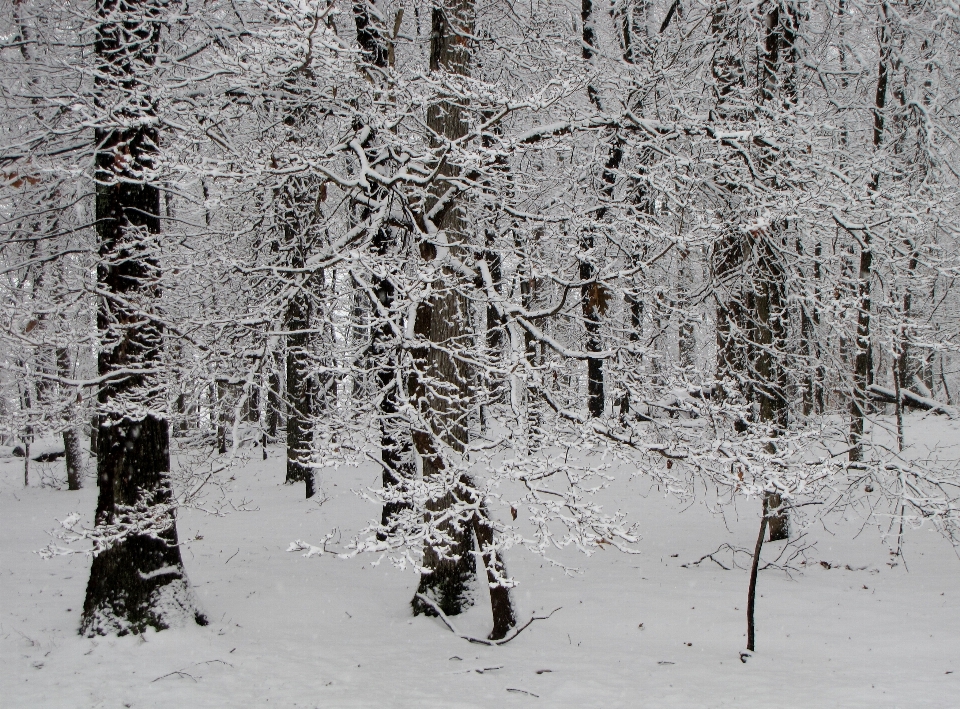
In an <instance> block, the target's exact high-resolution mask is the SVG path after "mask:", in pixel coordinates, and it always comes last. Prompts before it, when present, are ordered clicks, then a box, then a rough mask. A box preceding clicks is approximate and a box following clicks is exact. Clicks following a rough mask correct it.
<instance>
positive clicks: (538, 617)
mask: <svg viewBox="0 0 960 709" xmlns="http://www.w3.org/2000/svg"><path fill="white" fill-rule="evenodd" d="M416 598H419V599H420V600H421V601H423V602H424V603H426V604H427V605H428V606H430V608H431V609H433V612H434V613H436V614H437V616H438V617H439V618H440V620H442V621H443V624H444V625H446V626H447V627H448V628H449V629H450V632H451V633H453V634H454V635H456V636H457V637H458V638H461V639H463V640H467V641H468V642H471V643H476V644H477V645H490V646H493V645H506V644H507V643H508V642H510V641H511V640H513V639H514V638H515V637H517V636H518V635H519V634H520V633H522V632H523V631H524V630H526V629H527V628H529V627H530V626H531V625H533V621H535V620H546V619H547V618H549V617H550V616H552V615H553V614H554V613H556V612H557V611H558V610H560V608H562V607H563V606H559V607H557V608H554V609H553V610H552V611H550V612H549V613H547V615H535V616H531V617H530V620H528V621H527V622H526V623H524V624H523V625H521V626H520V627H519V628H517V629H516V630H514V631H513V633H511V634H510V635H508V636H507V637H505V638H502V639H500V640H483V639H481V638H475V637H472V636H470V635H464V634H463V633H461V632H460V631H459V630H457V629H456V628H455V627H454V625H453V623H452V622H451V621H450V619H449V618H447V614H446V613H444V612H443V611H442V610H440V607H439V606H438V605H437V604H436V603H434V602H433V601H431V600H430V599H429V598H427V597H426V596H424V595H423V594H422V593H418V594H416Z"/></svg>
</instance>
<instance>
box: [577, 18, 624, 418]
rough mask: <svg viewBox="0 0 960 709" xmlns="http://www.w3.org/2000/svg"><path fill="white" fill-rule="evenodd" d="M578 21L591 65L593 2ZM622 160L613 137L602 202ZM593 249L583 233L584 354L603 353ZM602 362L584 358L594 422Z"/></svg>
mask: <svg viewBox="0 0 960 709" xmlns="http://www.w3.org/2000/svg"><path fill="white" fill-rule="evenodd" d="M580 19H581V21H582V23H583V30H582V35H583V36H582V40H583V42H582V45H583V48H582V55H583V59H584V60H585V61H587V62H590V61H592V59H593V56H594V54H595V52H596V49H595V47H596V33H595V31H594V27H593V2H592V0H581V4H580ZM587 96H588V98H589V99H590V102H591V103H592V104H593V105H594V106H595V107H596V109H597V110H598V111H602V110H603V108H602V106H601V102H600V93H599V92H598V91H597V89H596V87H594V86H592V85H590V86H587ZM622 159H623V147H622V145H621V142H620V139H619V136H614V138H613V145H612V146H611V148H610V155H609V157H608V158H607V162H606V164H605V165H604V169H603V177H602V179H603V184H602V186H601V188H600V193H601V195H602V197H603V199H605V200H607V201H609V200H611V199H612V198H613V189H614V184H615V183H616V179H617V175H616V171H617V169H619V167H620V162H621V161H622ZM606 212H607V208H606V207H605V206H604V207H601V208H600V209H598V210H597V212H596V222H597V223H598V224H599V223H602V222H603V220H604V219H605V218H606ZM595 247H596V241H595V238H594V235H593V233H591V232H590V231H585V232H584V234H583V236H582V237H581V239H580V251H581V253H580V256H579V258H580V274H579V275H580V282H581V284H582V285H581V286H580V301H581V309H582V311H583V327H584V330H585V332H586V343H585V349H586V350H587V352H600V351H601V350H603V340H602V338H601V336H600V316H601V315H603V314H604V312H605V310H606V301H607V297H608V293H607V291H606V289H605V288H604V286H603V284H602V283H600V282H598V281H597V280H596V268H595V266H594V263H595V261H596V256H595V254H594V253H593V249H594V248H595ZM603 384H604V382H603V360H602V359H600V358H599V357H589V358H587V411H588V412H589V414H590V416H592V417H594V418H597V417H600V416H603V412H604V409H605V400H604V387H603Z"/></svg>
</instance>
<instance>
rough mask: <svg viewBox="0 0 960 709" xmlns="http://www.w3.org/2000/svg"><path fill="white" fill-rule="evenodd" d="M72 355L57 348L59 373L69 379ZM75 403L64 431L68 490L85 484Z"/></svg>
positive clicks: (71, 404)
mask: <svg viewBox="0 0 960 709" xmlns="http://www.w3.org/2000/svg"><path fill="white" fill-rule="evenodd" d="M70 369H71V367H70V353H69V352H68V351H67V348H66V347H59V348H57V373H58V374H59V375H60V376H61V377H63V378H67V377H69V376H70V374H71V371H70ZM76 408H77V407H76V404H75V402H72V401H71V402H68V403H67V405H66V411H65V416H64V418H65V421H64V423H65V427H64V429H63V434H62V435H63V460H64V464H65V466H66V468H67V488H68V489H70V490H79V489H80V487H81V486H82V484H83V477H82V476H83V458H82V455H81V453H80V434H79V433H78V432H77V426H76V421H75V420H74V419H75V415H76Z"/></svg>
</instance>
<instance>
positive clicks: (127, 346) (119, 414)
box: [80, 0, 206, 636]
mask: <svg viewBox="0 0 960 709" xmlns="http://www.w3.org/2000/svg"><path fill="white" fill-rule="evenodd" d="M163 12H164V4H163V3H161V2H159V1H157V0H138V1H137V0H98V2H97V14H98V17H99V21H100V24H99V25H98V27H97V31H96V35H95V40H94V51H95V53H96V57H97V60H98V64H99V66H98V69H99V75H98V78H97V80H96V101H97V104H98V106H99V108H100V110H101V111H109V110H112V109H113V106H115V105H117V103H119V104H120V105H123V104H125V103H126V104H127V105H128V106H129V108H127V109H125V111H124V116H123V117H124V118H126V119H127V121H128V123H130V124H133V125H134V127H132V128H113V127H100V128H97V129H96V131H95V146H96V152H95V169H96V184H97V187H96V190H97V195H96V220H97V221H96V223H97V237H98V242H99V255H100V262H99V265H98V267H97V284H98V289H99V290H100V292H101V293H102V295H101V297H100V301H99V307H98V310H97V331H98V335H99V341H100V354H99V357H98V363H97V369H98V373H99V375H100V377H101V378H102V381H103V383H102V384H101V387H100V391H99V395H98V404H99V410H100V432H99V456H98V459H97V481H98V484H99V486H100V492H99V496H98V499H97V512H96V524H97V526H98V527H99V528H100V529H101V530H103V531H104V532H108V531H109V528H110V527H111V526H112V525H120V526H123V525H125V524H131V523H133V525H134V529H135V530H139V529H143V528H144V527H143V525H144V523H146V524H147V525H148V526H149V527H150V528H152V531H151V532H150V533H143V532H140V531H129V532H127V533H126V534H122V535H120V536H119V537H117V538H115V539H114V540H113V541H114V543H113V544H112V546H110V547H109V548H108V549H107V550H106V551H102V552H101V553H99V554H97V555H96V556H95V557H94V559H93V563H92V565H91V569H90V580H89V582H88V583H87V592H86V598H85V600H84V606H83V615H82V618H81V622H80V632H81V634H84V635H88V636H90V635H97V634H100V635H105V634H117V635H125V634H127V633H141V632H143V631H144V630H145V629H146V628H147V627H153V628H156V629H157V630H161V629H164V628H167V627H169V626H171V625H175V624H181V623H183V622H186V621H187V620H195V621H196V622H197V623H199V624H201V625H205V624H206V619H205V618H204V617H203V615H202V614H201V613H200V612H199V611H198V610H197V606H196V602H195V599H194V597H193V593H192V591H191V590H190V588H189V586H188V583H187V578H186V574H185V572H184V569H183V562H182V560H181V557H180V547H179V545H178V540H177V530H176V520H175V517H174V511H173V510H174V501H173V497H172V491H171V489H170V480H169V471H170V449H169V431H168V424H167V421H166V420H165V419H164V418H163V414H162V412H163V411H164V408H165V402H166V391H165V387H164V381H165V378H164V377H163V375H162V373H161V372H160V371H159V369H160V367H161V366H162V356H161V347H162V334H163V333H162V329H161V326H160V325H159V321H158V320H157V319H154V318H152V317H150V316H149V315H148V313H149V312H150V310H151V309H152V308H153V307H154V304H155V303H156V301H157V299H158V298H159V295H160V293H159V287H158V286H157V285H155V283H156V280H157V278H158V276H159V263H158V261H157V258H156V256H154V255H153V254H154V253H155V251H154V249H153V248H152V243H151V242H155V241H156V236H155V235H157V234H159V232H160V219H159V214H160V192H159V189H158V188H157V187H156V185H155V184H153V183H151V182H150V176H149V175H150V170H151V169H152V166H153V156H154V153H155V151H156V148H157V145H158V143H159V134H158V131H157V129H156V128H155V127H154V126H155V125H156V122H155V121H152V120H149V118H150V117H151V116H153V107H152V105H151V99H150V97H149V94H148V87H146V86H144V85H143V84H142V83H141V82H140V77H142V76H144V75H145V74H148V73H149V72H150V71H151V70H152V68H153V65H154V61H155V58H156V54H157V51H158V49H159V40H160V28H161V23H162V15H163ZM118 93H119V94H120V95H121V96H125V97H127V101H119V102H117V101H116V98H117V94H118ZM145 119H148V120H145ZM105 122H108V123H109V122H110V121H105ZM114 296H115V297H114ZM131 302H133V303H138V304H139V307H136V306H131V305H128V303H131ZM145 313H147V314H145ZM131 369H134V370H138V371H137V373H136V374H133V375H130V374H127V372H129V371H130V370H131ZM118 371H120V372H124V373H125V374H124V376H121V377H118V376H117V375H116V373H117V372H118ZM138 520H140V523H137V521H138Z"/></svg>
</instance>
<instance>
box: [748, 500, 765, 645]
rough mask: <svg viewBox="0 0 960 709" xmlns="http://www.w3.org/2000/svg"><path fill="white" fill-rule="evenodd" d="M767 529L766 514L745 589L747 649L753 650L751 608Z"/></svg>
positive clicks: (755, 595) (755, 596) (753, 605)
mask: <svg viewBox="0 0 960 709" xmlns="http://www.w3.org/2000/svg"><path fill="white" fill-rule="evenodd" d="M766 531H767V515H766V511H764V515H763V517H762V518H761V520H760V534H758V535H757V546H756V547H755V548H754V550H753V566H752V567H751V568H750V588H749V589H748V590H747V650H749V651H750V652H754V650H755V649H756V648H755V645H754V627H755V626H754V622H753V609H754V608H755V607H756V598H757V571H758V569H759V568H760V549H762V548H763V535H764V532H766Z"/></svg>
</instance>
